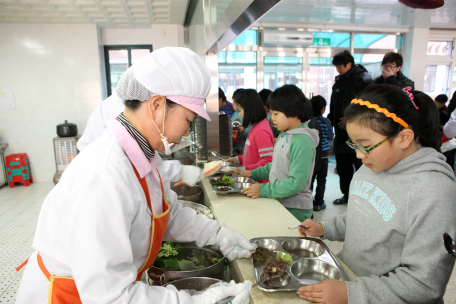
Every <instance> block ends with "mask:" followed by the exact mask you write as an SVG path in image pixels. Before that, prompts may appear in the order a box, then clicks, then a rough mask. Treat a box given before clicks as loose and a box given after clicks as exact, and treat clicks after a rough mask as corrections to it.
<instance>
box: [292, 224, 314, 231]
mask: <svg viewBox="0 0 456 304" xmlns="http://www.w3.org/2000/svg"><path fill="white" fill-rule="evenodd" d="M299 227H302V228H304V229H309V228H310V227H309V226H303V225H301V223H299V224H296V225H291V226H290V227H288V229H290V230H293V229H298V228H299Z"/></svg>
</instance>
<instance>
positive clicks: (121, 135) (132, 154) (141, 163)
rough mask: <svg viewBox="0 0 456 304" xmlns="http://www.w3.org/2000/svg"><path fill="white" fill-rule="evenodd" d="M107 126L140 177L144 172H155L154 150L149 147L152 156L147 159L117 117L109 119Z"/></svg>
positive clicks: (156, 159)
mask: <svg viewBox="0 0 456 304" xmlns="http://www.w3.org/2000/svg"><path fill="white" fill-rule="evenodd" d="M107 126H108V130H109V131H110V132H111V133H112V134H113V135H114V136H115V138H116V139H117V141H118V142H119V143H120V145H121V146H122V148H123V149H124V151H125V153H126V154H127V156H128V158H129V159H130V161H131V162H132V163H133V165H134V166H135V168H136V170H137V171H138V173H139V176H140V177H141V178H143V177H144V176H146V174H148V173H149V172H151V171H152V172H153V173H155V170H153V169H155V168H156V167H157V166H156V164H157V161H158V159H159V157H158V155H156V153H155V151H153V150H152V149H151V150H152V152H153V157H152V158H150V159H148V158H147V157H146V155H145V154H144V152H143V150H142V149H141V147H140V145H139V143H138V142H137V141H136V139H135V138H133V136H132V135H131V134H130V133H129V132H128V130H127V128H126V127H124V125H123V124H122V123H121V122H120V121H119V120H117V117H116V118H112V119H111V120H109V121H108V124H107ZM149 149H150V147H149Z"/></svg>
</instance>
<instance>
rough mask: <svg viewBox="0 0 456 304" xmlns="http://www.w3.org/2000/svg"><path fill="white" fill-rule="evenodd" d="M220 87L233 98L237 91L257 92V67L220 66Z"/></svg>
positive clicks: (227, 95)
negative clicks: (252, 90) (249, 90)
mask: <svg viewBox="0 0 456 304" xmlns="http://www.w3.org/2000/svg"><path fill="white" fill-rule="evenodd" d="M218 71H219V81H218V82H219V87H220V88H222V90H223V92H225V95H226V97H228V98H231V96H233V93H234V91H236V90H237V89H241V88H242V89H255V90H256V83H257V80H256V77H257V75H256V66H237V65H230V66H219V70H218Z"/></svg>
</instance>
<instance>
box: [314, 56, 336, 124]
mask: <svg viewBox="0 0 456 304" xmlns="http://www.w3.org/2000/svg"><path fill="white" fill-rule="evenodd" d="M311 59H312V57H311ZM337 75H339V73H337V70H336V67H335V66H333V65H330V66H318V65H312V64H311V65H310V68H309V73H308V74H307V81H308V90H309V93H310V92H311V93H312V94H313V96H316V95H321V96H323V97H324V98H325V99H326V104H327V105H326V111H325V114H324V116H326V115H327V114H328V113H329V103H330V101H331V93H332V86H333V84H334V78H336V76H337Z"/></svg>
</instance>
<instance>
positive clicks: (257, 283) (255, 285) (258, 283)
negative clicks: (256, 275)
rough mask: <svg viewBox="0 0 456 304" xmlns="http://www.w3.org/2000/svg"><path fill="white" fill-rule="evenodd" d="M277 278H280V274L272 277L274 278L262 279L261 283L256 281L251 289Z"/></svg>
mask: <svg viewBox="0 0 456 304" xmlns="http://www.w3.org/2000/svg"><path fill="white" fill-rule="evenodd" d="M279 276H280V274H278V275H274V276H269V277H267V278H266V279H263V280H261V281H258V282H256V283H255V284H253V286H252V289H253V288H254V287H257V286H258V285H260V284H261V283H264V282H266V281H268V280H272V279H274V278H277V277H279Z"/></svg>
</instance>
